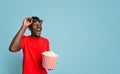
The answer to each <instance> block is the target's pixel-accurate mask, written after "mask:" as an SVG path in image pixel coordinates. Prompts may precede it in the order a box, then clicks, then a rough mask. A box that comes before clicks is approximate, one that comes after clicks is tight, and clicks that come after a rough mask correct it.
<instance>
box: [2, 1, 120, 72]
mask: <svg viewBox="0 0 120 74" xmlns="http://www.w3.org/2000/svg"><path fill="white" fill-rule="evenodd" d="M29 16H38V17H40V18H41V19H43V20H44V21H43V31H42V36H44V37H46V38H48V39H49V41H50V47H51V51H54V52H55V53H57V54H58V55H59V58H58V63H57V65H56V68H55V69H54V70H53V71H48V73H49V74H120V0H0V74H21V73H22V58H23V54H22V51H20V52H16V53H12V52H9V50H8V47H9V45H10V42H11V40H12V39H13V37H14V36H15V34H16V33H17V32H18V30H19V28H20V27H21V25H22V23H23V19H24V18H25V17H29ZM29 34H30V32H29V30H27V31H26V33H25V35H29Z"/></svg>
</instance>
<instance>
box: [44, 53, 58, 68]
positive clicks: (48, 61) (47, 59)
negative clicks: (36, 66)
mask: <svg viewBox="0 0 120 74" xmlns="http://www.w3.org/2000/svg"><path fill="white" fill-rule="evenodd" d="M47 52H48V51H47ZM57 57H58V56H57V55H45V54H42V66H43V67H44V68H46V69H48V70H49V69H50V70H53V69H54V68H55V66H56V62H57Z"/></svg>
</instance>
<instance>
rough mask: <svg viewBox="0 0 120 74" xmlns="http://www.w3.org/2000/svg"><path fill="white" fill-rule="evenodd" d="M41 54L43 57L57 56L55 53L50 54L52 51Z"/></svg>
mask: <svg viewBox="0 0 120 74" xmlns="http://www.w3.org/2000/svg"><path fill="white" fill-rule="evenodd" d="M42 54H43V55H45V56H51V57H58V55H57V54H55V53H54V52H52V51H45V52H43V53H42Z"/></svg>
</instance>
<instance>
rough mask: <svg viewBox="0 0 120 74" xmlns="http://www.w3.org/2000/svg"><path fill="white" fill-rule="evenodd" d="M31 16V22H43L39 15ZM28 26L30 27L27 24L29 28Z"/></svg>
mask: <svg viewBox="0 0 120 74" xmlns="http://www.w3.org/2000/svg"><path fill="white" fill-rule="evenodd" d="M31 18H32V19H33V22H32V23H31V24H33V23H35V22H40V23H41V24H42V22H43V20H41V19H39V17H37V16H32V17H31ZM30 27H31V25H30V26H29V29H30Z"/></svg>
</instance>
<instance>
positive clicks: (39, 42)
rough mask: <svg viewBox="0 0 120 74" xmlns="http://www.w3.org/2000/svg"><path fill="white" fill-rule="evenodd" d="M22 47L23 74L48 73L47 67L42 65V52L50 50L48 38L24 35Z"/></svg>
mask: <svg viewBox="0 0 120 74" xmlns="http://www.w3.org/2000/svg"><path fill="white" fill-rule="evenodd" d="M21 49H23V69H22V70H23V71H22V74H47V71H46V69H45V68H43V67H42V52H44V51H49V50H50V49H49V41H48V39H46V38H44V37H40V38H33V37H32V36H23V37H22V40H21Z"/></svg>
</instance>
